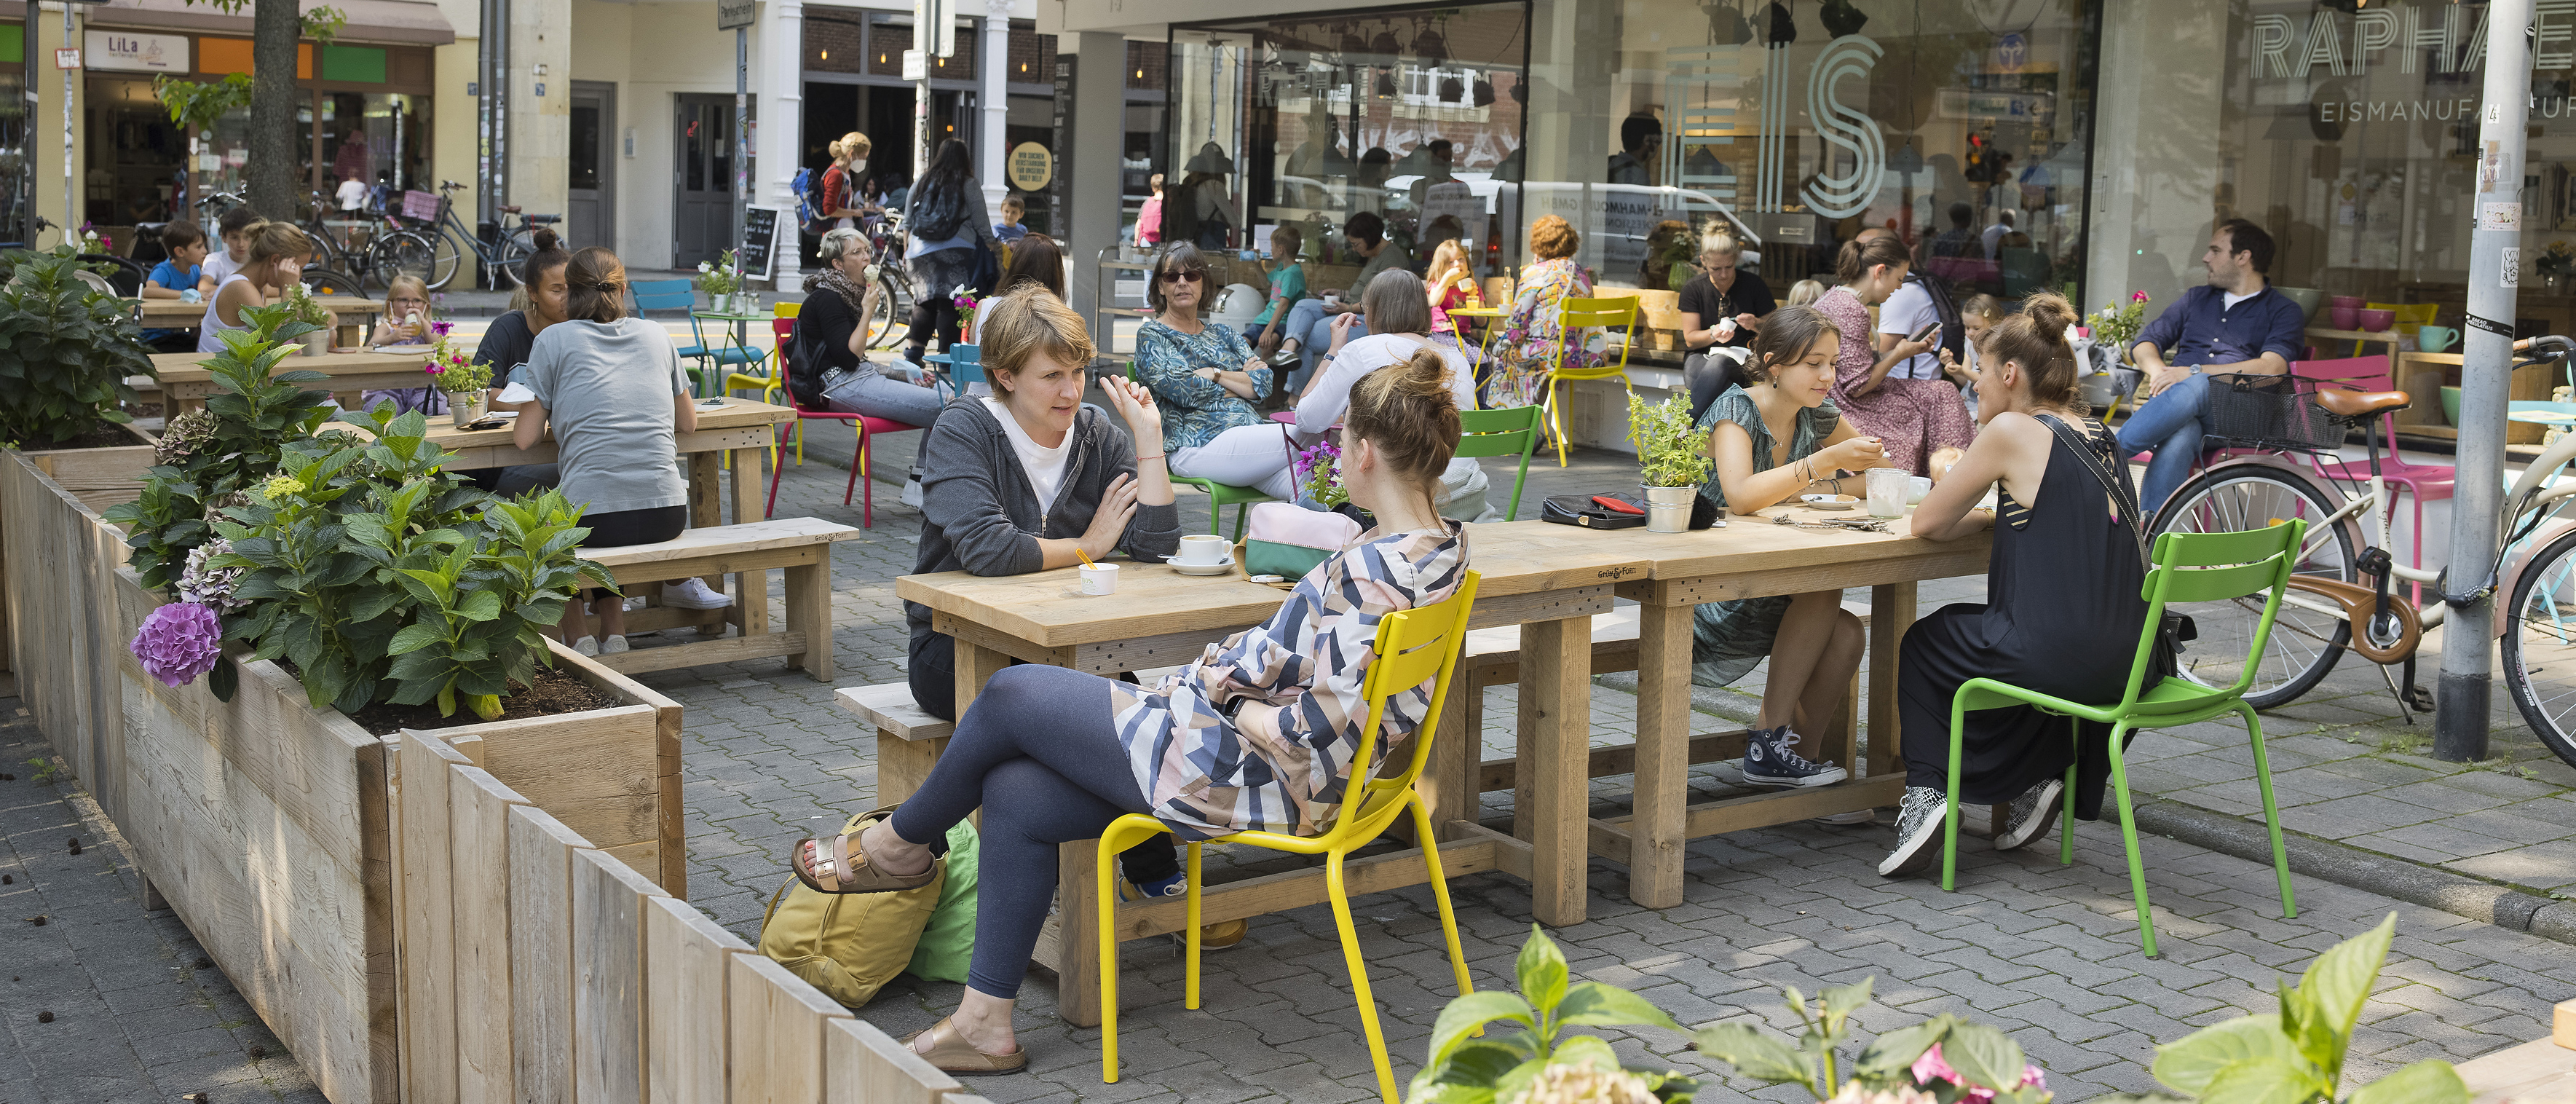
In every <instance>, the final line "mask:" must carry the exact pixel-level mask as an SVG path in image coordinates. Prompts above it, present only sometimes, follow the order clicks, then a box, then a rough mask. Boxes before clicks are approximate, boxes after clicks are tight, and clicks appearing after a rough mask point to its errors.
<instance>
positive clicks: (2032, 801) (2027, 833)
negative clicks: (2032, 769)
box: [1995, 778, 2066, 851]
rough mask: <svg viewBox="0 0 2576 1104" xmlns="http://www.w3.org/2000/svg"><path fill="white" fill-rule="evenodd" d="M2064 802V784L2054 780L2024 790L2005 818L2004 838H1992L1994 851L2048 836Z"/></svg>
mask: <svg viewBox="0 0 2576 1104" xmlns="http://www.w3.org/2000/svg"><path fill="white" fill-rule="evenodd" d="M2065 798H2066V783H2065V782H2063V781H2061V780H2059V779H2055V778H2052V779H2049V780H2048V781H2046V782H2042V783H2040V784H2039V785H2036V786H2033V787H2031V788H2029V789H2027V790H2023V791H2022V792H2021V796H2020V797H2016V798H2014V799H2013V800H2012V807H2011V812H2010V813H2008V814H2006V815H2005V817H2004V834H2002V835H2000V836H1997V837H1995V850H1997V851H2011V850H2014V849H2016V848H2019V847H2022V846H2025V845H2027V844H2028V843H2030V841H2032V840H2035V839H2038V838H2039V837H2041V836H2044V835H2047V834H2048V828H2049V826H2050V825H2052V824H2055V823H2057V814H2058V812H2059V808H2058V807H2059V806H2060V805H2063V804H2064V803H2065Z"/></svg>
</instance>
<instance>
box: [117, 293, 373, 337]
mask: <svg viewBox="0 0 2576 1104" xmlns="http://www.w3.org/2000/svg"><path fill="white" fill-rule="evenodd" d="M313 301H314V302H316V303H320V304H322V309H324V310H327V311H330V312H331V313H333V314H336V315H338V316H339V321H340V325H339V326H338V328H337V329H336V330H334V331H333V336H332V339H331V340H332V341H333V342H335V343H337V344H340V345H356V344H357V343H358V342H359V341H360V340H361V339H362V338H363V337H364V335H363V334H361V333H360V332H359V327H360V326H361V325H363V323H362V322H361V321H360V319H362V318H370V317H373V316H375V315H377V314H381V313H383V311H384V309H385V305H384V304H383V303H382V302H380V301H378V300H374V299H366V298H361V297H359V296H355V295H316V296H314V297H313ZM126 303H127V304H128V305H130V306H132V307H133V308H134V318H135V321H137V322H140V323H142V324H143V326H144V328H146V329H173V330H185V329H195V328H197V326H198V325H199V324H200V323H202V322H204V321H205V320H206V304H205V303H203V302H196V303H191V302H187V301H186V300H182V299H139V298H138V299H128V300H126Z"/></svg>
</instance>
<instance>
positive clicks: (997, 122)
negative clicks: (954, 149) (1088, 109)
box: [975, 0, 1054, 221]
mask: <svg viewBox="0 0 2576 1104" xmlns="http://www.w3.org/2000/svg"><path fill="white" fill-rule="evenodd" d="M975 64H976V69H975V75H976V77H978V78H979V79H978V80H977V81H976V82H975V84H976V89H977V91H976V96H977V98H979V99H981V100H982V101H983V103H982V104H981V105H979V106H981V107H982V108H983V109H984V124H983V125H982V126H980V127H977V128H976V130H977V131H978V133H977V134H976V136H975V137H976V141H975V147H976V149H978V150H980V151H981V156H979V157H977V158H976V159H975V160H976V161H977V162H979V163H980V164H979V168H981V170H982V171H981V172H980V173H979V174H978V175H980V176H982V177H983V180H984V212H985V213H986V214H988V215H991V216H992V217H993V218H994V219H995V220H997V221H998V220H999V219H1000V218H1001V217H1002V197H1003V196H1005V195H1009V194H1010V191H1011V188H1010V181H1011V174H1010V166H1009V165H1008V164H1006V163H1005V162H1004V161H1003V158H1005V157H1008V156H1009V153H1008V150H1009V148H1010V145H1009V143H1008V142H1007V141H1005V140H1004V138H1005V131H1006V129H1007V128H1008V127H1009V126H1010V121H1011V100H1010V93H1009V91H1008V90H1007V89H1006V88H1005V87H1004V85H1005V84H1006V82H1008V81H1009V80H1010V79H1011V76H1010V73H1011V0H985V4H984V45H983V47H982V48H981V49H978V50H976V51H975ZM1053 76H1054V74H1052V73H1050V74H1048V77H1049V78H1050V79H1052V78H1053Z"/></svg>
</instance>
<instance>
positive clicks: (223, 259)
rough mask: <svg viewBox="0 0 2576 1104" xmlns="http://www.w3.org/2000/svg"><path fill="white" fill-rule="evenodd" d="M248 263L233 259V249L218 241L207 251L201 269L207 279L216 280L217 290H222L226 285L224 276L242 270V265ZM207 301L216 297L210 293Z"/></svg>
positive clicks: (211, 300)
mask: <svg viewBox="0 0 2576 1104" xmlns="http://www.w3.org/2000/svg"><path fill="white" fill-rule="evenodd" d="M246 263H248V262H244V261H235V260H233V251H232V250H230V249H227V248H225V247H224V243H222V242H220V241H218V242H216V243H215V247H214V248H213V249H210V250H207V251H206V263H205V266H204V267H203V269H202V270H201V271H202V272H203V274H204V276H205V278H206V279H209V280H212V281H214V282H215V290H217V291H221V290H223V287H224V277H226V276H230V275H232V274H233V273H236V272H239V271H241V266H242V265H243V264H246ZM206 301H207V302H209V303H211V302H214V301H215V298H214V296H211V295H209V296H207V297H206Z"/></svg>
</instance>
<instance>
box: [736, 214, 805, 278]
mask: <svg viewBox="0 0 2576 1104" xmlns="http://www.w3.org/2000/svg"><path fill="white" fill-rule="evenodd" d="M780 223H787V224H788V225H790V226H793V225H795V224H794V223H792V222H788V220H787V212H785V211H782V210H780V209H778V208H776V207H745V208H743V209H742V276H743V278H744V279H746V280H767V279H771V278H772V276H771V270H772V269H774V268H776V267H777V264H776V262H777V248H776V247H777V244H778V226H779V224H780Z"/></svg>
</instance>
